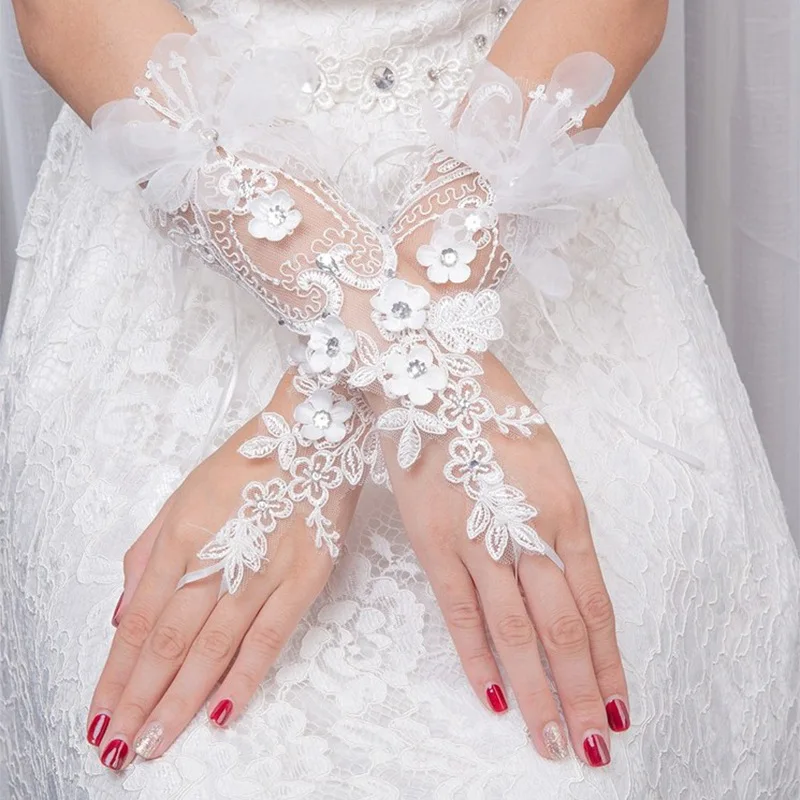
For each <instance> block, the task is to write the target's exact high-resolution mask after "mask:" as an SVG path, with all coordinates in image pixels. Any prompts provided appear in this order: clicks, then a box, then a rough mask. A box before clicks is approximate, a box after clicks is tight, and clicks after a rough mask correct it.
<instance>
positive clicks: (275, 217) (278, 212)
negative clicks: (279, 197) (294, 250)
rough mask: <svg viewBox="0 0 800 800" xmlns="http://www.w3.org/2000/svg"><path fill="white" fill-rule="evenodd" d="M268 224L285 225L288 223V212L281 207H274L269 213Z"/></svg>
mask: <svg viewBox="0 0 800 800" xmlns="http://www.w3.org/2000/svg"><path fill="white" fill-rule="evenodd" d="M267 222H269V224H270V225H275V226H276V227H277V226H278V225H283V223H284V222H286V212H285V211H284V210H283V209H282V208H281V207H280V206H272V208H270V210H269V211H267Z"/></svg>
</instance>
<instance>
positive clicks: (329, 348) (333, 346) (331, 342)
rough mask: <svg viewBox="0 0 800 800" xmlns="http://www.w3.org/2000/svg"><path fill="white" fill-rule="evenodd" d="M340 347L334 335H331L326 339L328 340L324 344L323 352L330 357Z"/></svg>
mask: <svg viewBox="0 0 800 800" xmlns="http://www.w3.org/2000/svg"><path fill="white" fill-rule="evenodd" d="M340 349H341V348H340V347H339V340H338V339H337V338H336V337H335V336H332V337H331V338H330V339H328V342H327V344H326V345H325V352H326V353H327V354H328V355H329V356H330V357H331V358H333V357H334V356H335V355H337V354H338V353H339V350H340Z"/></svg>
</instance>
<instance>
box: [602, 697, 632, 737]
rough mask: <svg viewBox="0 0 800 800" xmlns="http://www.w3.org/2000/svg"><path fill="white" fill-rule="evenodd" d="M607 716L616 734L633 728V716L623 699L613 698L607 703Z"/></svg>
mask: <svg viewBox="0 0 800 800" xmlns="http://www.w3.org/2000/svg"><path fill="white" fill-rule="evenodd" d="M606 716H607V717H608V725H609V727H610V728H611V730H612V731H614V732H615V733H622V731H626V730H628V728H630V726H631V715H630V714H629V713H628V707H627V706H626V705H625V701H624V700H623V699H622V698H621V697H613V698H610V699H609V700H608V701H607V702H606Z"/></svg>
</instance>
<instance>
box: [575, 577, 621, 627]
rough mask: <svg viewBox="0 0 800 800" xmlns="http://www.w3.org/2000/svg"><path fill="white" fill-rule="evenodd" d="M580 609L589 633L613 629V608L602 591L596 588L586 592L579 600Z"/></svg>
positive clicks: (606, 594)
mask: <svg viewBox="0 0 800 800" xmlns="http://www.w3.org/2000/svg"><path fill="white" fill-rule="evenodd" d="M580 607H581V613H582V614H583V618H584V620H585V621H586V626H587V627H588V628H589V630H590V631H595V630H599V631H602V630H607V629H608V628H613V627H614V607H613V606H612V605H611V598H610V597H609V596H608V593H607V592H606V591H605V590H604V589H602V588H598V589H594V590H592V591H590V592H588V593H587V594H586V595H584V596H583V597H582V598H581V601H580Z"/></svg>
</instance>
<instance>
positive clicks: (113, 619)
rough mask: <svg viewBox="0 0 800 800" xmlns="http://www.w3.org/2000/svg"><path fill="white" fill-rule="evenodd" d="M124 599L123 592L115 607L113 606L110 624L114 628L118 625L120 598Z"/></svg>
mask: <svg viewBox="0 0 800 800" xmlns="http://www.w3.org/2000/svg"><path fill="white" fill-rule="evenodd" d="M123 597H125V592H123V593H122V594H121V595H120V596H119V600H117V604H116V606H114V613H113V614H112V615H111V624H112V625H113V626H114V627H115V628H116V627H117V625H119V609H120V606H121V605H122V598H123Z"/></svg>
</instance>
